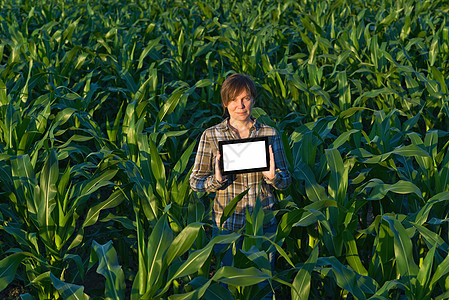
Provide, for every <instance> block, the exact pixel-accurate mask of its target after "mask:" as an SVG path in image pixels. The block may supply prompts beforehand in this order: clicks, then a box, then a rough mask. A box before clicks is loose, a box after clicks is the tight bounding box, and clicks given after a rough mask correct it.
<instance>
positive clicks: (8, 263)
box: [0, 252, 26, 291]
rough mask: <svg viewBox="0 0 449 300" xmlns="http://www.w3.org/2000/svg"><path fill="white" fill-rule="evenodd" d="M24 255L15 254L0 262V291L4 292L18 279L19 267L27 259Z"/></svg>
mask: <svg viewBox="0 0 449 300" xmlns="http://www.w3.org/2000/svg"><path fill="white" fill-rule="evenodd" d="M25 257H26V255H25V254H24V253H21V252H19V253H14V254H11V255H9V256H7V257H6V258H4V259H2V260H1V261H0V291H3V290H4V289H5V288H6V287H7V286H8V284H10V283H11V282H12V281H13V279H14V278H15V277H16V271H17V267H18V266H19V265H20V263H21V262H22V261H23V260H24V259H25Z"/></svg>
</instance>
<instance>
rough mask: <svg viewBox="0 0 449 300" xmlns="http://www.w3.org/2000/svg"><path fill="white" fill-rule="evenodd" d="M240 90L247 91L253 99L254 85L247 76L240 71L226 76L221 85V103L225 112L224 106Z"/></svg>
mask: <svg viewBox="0 0 449 300" xmlns="http://www.w3.org/2000/svg"><path fill="white" fill-rule="evenodd" d="M242 91H247V92H249V93H250V94H251V98H253V99H255V98H256V96H257V94H256V85H255V84H254V81H253V80H252V79H251V78H250V77H249V76H248V75H244V74H240V73H235V74H232V75H231V76H229V77H228V78H226V80H225V81H224V82H223V85H222V86H221V91H220V94H221V105H222V106H223V111H224V112H225V114H226V113H227V109H226V106H227V105H228V103H229V102H230V101H231V100H232V99H234V97H235V96H236V95H238V94H240V93H241V92H242Z"/></svg>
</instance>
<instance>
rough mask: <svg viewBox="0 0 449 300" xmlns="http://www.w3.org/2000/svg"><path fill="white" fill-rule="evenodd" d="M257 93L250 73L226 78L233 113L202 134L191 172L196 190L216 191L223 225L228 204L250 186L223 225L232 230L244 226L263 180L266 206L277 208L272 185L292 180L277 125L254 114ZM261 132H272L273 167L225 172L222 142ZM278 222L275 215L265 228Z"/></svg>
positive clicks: (216, 215) (224, 90) (216, 213)
mask: <svg viewBox="0 0 449 300" xmlns="http://www.w3.org/2000/svg"><path fill="white" fill-rule="evenodd" d="M255 97H256V87H255V84H254V82H253V81H252V80H251V79H250V78H249V77H248V76H246V75H243V74H233V75H231V76H229V77H228V78H227V79H226V80H225V81H224V83H223V85H222V87H221V101H222V105H223V109H224V110H225V111H227V112H228V114H229V117H227V118H226V119H225V120H224V121H223V122H221V123H219V124H217V125H215V126H213V127H210V128H208V129H206V130H205V131H204V133H203V134H202V136H201V139H200V142H199V146H198V151H197V154H196V158H195V164H194V167H193V171H192V174H191V176H190V186H191V187H192V189H193V190H194V191H198V192H215V193H216V194H215V199H214V206H213V222H214V225H215V226H217V227H218V226H219V225H220V218H221V216H222V215H223V210H224V208H225V207H226V205H227V204H228V203H229V202H230V201H231V200H232V199H233V198H235V197H236V196H237V195H239V194H240V193H242V192H243V191H245V190H246V189H248V188H249V191H248V193H247V194H246V195H245V196H244V197H243V199H242V200H241V201H240V202H239V203H238V205H237V208H236V209H235V212H234V214H233V215H232V216H231V217H230V218H229V219H228V220H227V221H226V222H225V223H224V224H223V228H224V229H227V230H229V231H238V230H239V229H241V228H243V227H244V225H245V221H246V209H248V210H249V212H250V213H252V212H253V209H254V206H255V204H256V195H257V193H259V191H258V187H259V183H260V182H261V181H262V184H261V189H260V193H259V197H260V200H261V202H262V207H263V209H264V210H272V209H273V208H274V204H275V201H276V199H275V194H273V192H272V190H271V188H272V187H273V188H275V189H279V190H282V189H286V188H287V187H288V186H289V185H290V182H291V177H290V173H289V172H288V169H287V163H286V159H285V153H284V149H283V147H282V143H281V140H280V138H279V135H278V133H277V132H276V130H275V129H274V128H272V127H270V126H267V125H265V124H261V123H259V122H257V120H255V119H254V118H252V117H251V111H252V108H253V106H254V100H255ZM261 136H268V140H269V144H270V146H269V152H270V153H269V154H270V169H269V170H268V171H264V172H254V173H244V174H236V175H229V176H222V173H221V170H220V167H219V165H220V159H221V154H220V152H219V151H218V142H219V141H222V140H234V139H243V138H253V137H261ZM275 226H276V220H275V219H274V218H273V219H272V220H271V221H270V222H268V223H267V224H264V228H270V227H271V228H273V227H274V228H275Z"/></svg>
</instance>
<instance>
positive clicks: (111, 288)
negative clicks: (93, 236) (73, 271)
mask: <svg viewBox="0 0 449 300" xmlns="http://www.w3.org/2000/svg"><path fill="white" fill-rule="evenodd" d="M93 257H95V258H94V259H93ZM96 261H98V267H97V273H98V274H101V275H103V276H104V277H105V278H106V287H105V296H106V297H108V298H112V299H124V298H125V275H124V273H123V270H122V267H121V266H120V265H119V264H118V258H117V252H116V251H115V249H114V247H113V246H112V241H109V242H107V243H106V244H104V245H100V244H98V243H97V242H96V241H93V243H92V252H91V261H90V262H89V264H90V265H92V264H93V263H95V262H96Z"/></svg>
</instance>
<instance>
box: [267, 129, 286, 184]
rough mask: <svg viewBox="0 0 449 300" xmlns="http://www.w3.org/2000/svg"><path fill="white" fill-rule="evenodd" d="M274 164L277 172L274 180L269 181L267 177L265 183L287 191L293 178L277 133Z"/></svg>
mask: <svg viewBox="0 0 449 300" xmlns="http://www.w3.org/2000/svg"><path fill="white" fill-rule="evenodd" d="M271 146H272V148H273V154H274V164H275V166H276V171H275V175H274V178H272V179H268V178H267V177H265V182H266V183H268V184H270V185H271V186H273V187H274V188H275V189H277V190H285V189H286V188H288V187H289V186H290V184H291V181H292V178H291V176H290V172H289V171H288V167H287V159H286V157H285V152H284V147H283V146H282V143H281V139H280V137H279V134H278V133H277V132H276V131H275V135H274V138H273V144H272V145H271Z"/></svg>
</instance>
